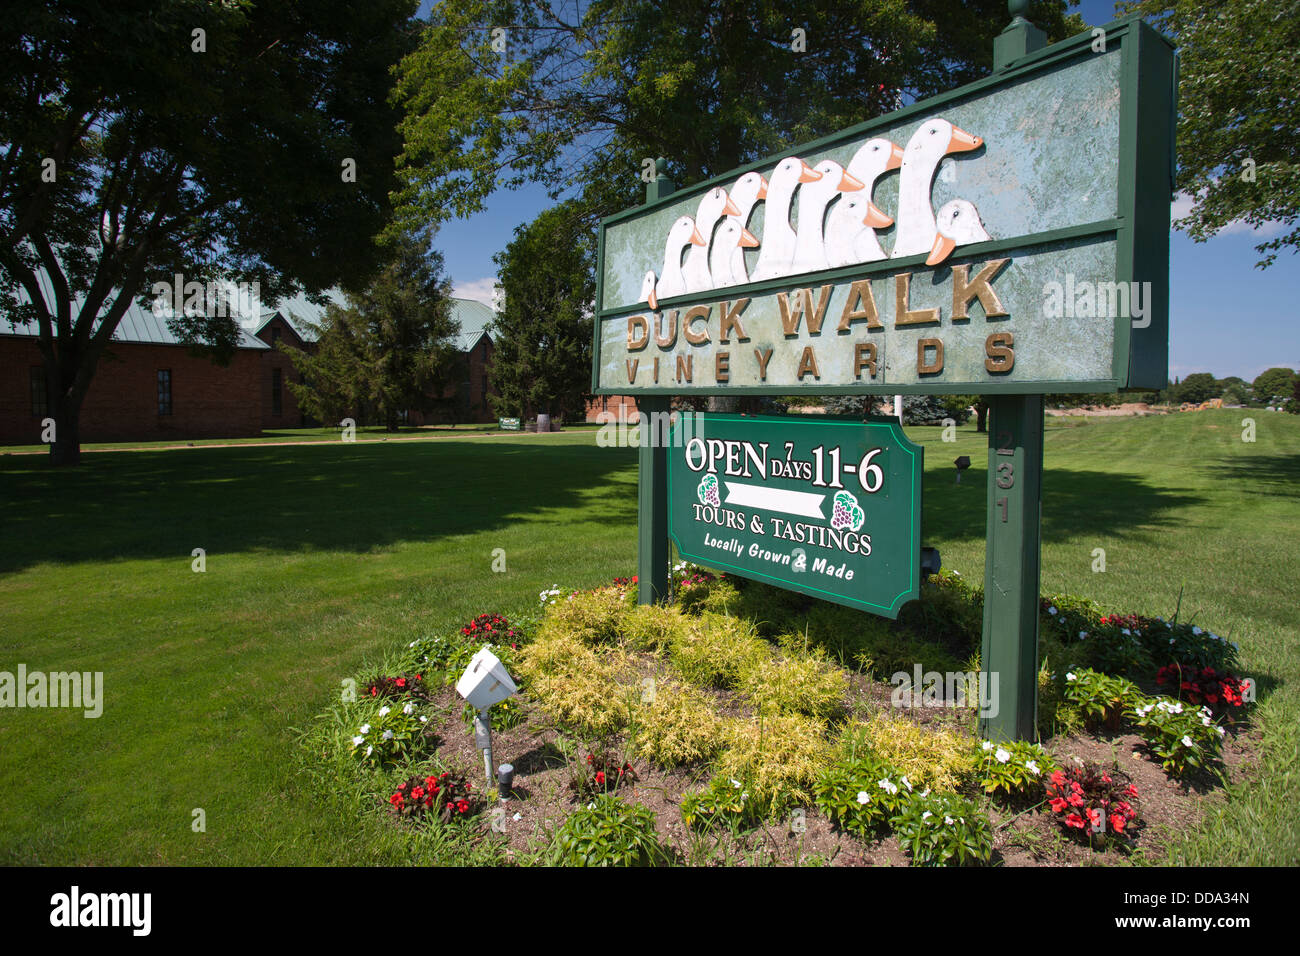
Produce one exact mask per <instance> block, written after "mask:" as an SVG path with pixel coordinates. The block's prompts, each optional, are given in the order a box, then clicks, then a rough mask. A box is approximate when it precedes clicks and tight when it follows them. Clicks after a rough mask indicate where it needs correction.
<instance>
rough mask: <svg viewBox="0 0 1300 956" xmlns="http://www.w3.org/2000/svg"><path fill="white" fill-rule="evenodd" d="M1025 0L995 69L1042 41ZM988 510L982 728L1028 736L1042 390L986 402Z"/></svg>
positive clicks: (1015, 9) (996, 51)
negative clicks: (987, 693)
mask: <svg viewBox="0 0 1300 956" xmlns="http://www.w3.org/2000/svg"><path fill="white" fill-rule="evenodd" d="M1028 7H1029V3H1028V0H1009V2H1008V3H1007V9H1008V10H1009V11H1010V12H1011V15H1012V17H1013V19H1012V21H1011V24H1010V25H1009V26H1008V27H1007V28H1006V29H1005V30H1003V31H1002V33H1001V34H999V35H998V36H997V37H996V38H995V39H994V43H993V68H994V70H1001V69H1005V68H1006V67H1008V66H1010V65H1011V64H1012V63H1013V62H1014V61H1015V60H1017V59H1019V58H1021V57H1023V56H1025V55H1026V54H1028V53H1032V52H1033V51H1034V50H1037V49H1039V48H1041V47H1043V46H1044V45H1046V43H1047V37H1046V35H1045V34H1044V33H1043V31H1041V30H1039V29H1038V28H1037V27H1035V26H1034V25H1033V24H1031V23H1030V22H1029V21H1027V20H1026V19H1024V13H1025V12H1026V10H1027V9H1028ZM988 429H989V432H988V434H989V462H988V517H987V525H986V534H985V553H984V633H983V641H982V644H981V652H980V668H981V671H982V679H983V680H985V681H989V683H987V684H985V686H986V687H988V689H989V691H990V692H992V691H993V689H994V685H993V684H992V682H991V680H990V677H989V675H997V684H996V693H995V694H994V695H993V696H991V700H990V702H991V703H992V707H990V709H989V710H988V711H986V712H982V713H981V715H980V733H982V734H983V735H984V736H986V737H990V738H994V739H1006V740H1016V739H1019V740H1033V739H1034V736H1035V733H1036V726H1035V723H1036V720H1037V716H1038V586H1039V558H1040V552H1041V546H1042V540H1041V538H1042V535H1041V516H1042V489H1043V396H1041V395H998V396H994V397H992V399H991V401H990V403H989V424H988Z"/></svg>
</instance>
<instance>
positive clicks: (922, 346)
mask: <svg viewBox="0 0 1300 956" xmlns="http://www.w3.org/2000/svg"><path fill="white" fill-rule="evenodd" d="M929 349H934V361H933V362H927V361H926V360H925V353H926V351H927V350H929ZM942 371H943V343H942V342H940V341H939V340H938V339H917V340H916V374H917V375H937V374H938V373H940V372H942Z"/></svg>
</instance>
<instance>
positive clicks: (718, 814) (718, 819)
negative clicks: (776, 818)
mask: <svg viewBox="0 0 1300 956" xmlns="http://www.w3.org/2000/svg"><path fill="white" fill-rule="evenodd" d="M681 809H682V822H683V823H685V824H686V826H688V827H689V828H690V829H692V830H696V831H703V832H713V831H718V830H725V831H727V832H730V833H741V832H743V831H745V830H752V829H753V828H754V827H756V826H758V825H759V824H760V823H762V822H763V818H764V816H765V815H766V813H767V808H765V807H763V806H762V805H760V803H758V802H756V801H754V800H751V799H750V797H749V789H748V787H747V786H746V785H745V783H744V782H743V781H741V780H737V779H735V778H729V777H725V776H721V775H719V776H716V777H714V778H713V779H712V780H710V781H709V782H708V784H706V785H705V786H704V788H703V789H701V790H698V791H696V792H695V793H688V794H686V795H685V796H684V797H682V806H681Z"/></svg>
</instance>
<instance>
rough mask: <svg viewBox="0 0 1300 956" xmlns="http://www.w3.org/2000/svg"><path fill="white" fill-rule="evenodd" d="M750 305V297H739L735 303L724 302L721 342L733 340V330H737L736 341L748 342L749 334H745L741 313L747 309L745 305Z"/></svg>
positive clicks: (719, 334)
mask: <svg viewBox="0 0 1300 956" xmlns="http://www.w3.org/2000/svg"><path fill="white" fill-rule="evenodd" d="M747 305H749V300H748V299H737V300H736V303H735V305H732V304H731V303H730V302H724V303H722V328H721V329H720V330H719V331H718V341H719V342H723V343H726V342H730V341H731V330H732V329H735V330H736V341H738V342H748V341H749V336H748V335H746V334H745V329H744V326H742V325H741V324H740V313H742V312H744V311H745V306H747Z"/></svg>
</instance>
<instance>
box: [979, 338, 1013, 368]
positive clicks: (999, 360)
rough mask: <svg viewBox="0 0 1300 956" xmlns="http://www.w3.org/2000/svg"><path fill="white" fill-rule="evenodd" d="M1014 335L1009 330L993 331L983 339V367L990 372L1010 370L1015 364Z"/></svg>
mask: <svg viewBox="0 0 1300 956" xmlns="http://www.w3.org/2000/svg"><path fill="white" fill-rule="evenodd" d="M1015 344H1016V340H1015V336H1014V335H1012V333H1010V332H994V333H993V334H992V335H990V336H989V337H988V338H987V339H985V340H984V353H985V354H986V355H987V356H988V358H986V359H985V360H984V367H985V368H986V369H988V371H990V372H1010V371H1011V369H1013V368H1014V367H1015V364H1016V353H1015V349H1014V346H1015Z"/></svg>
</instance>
